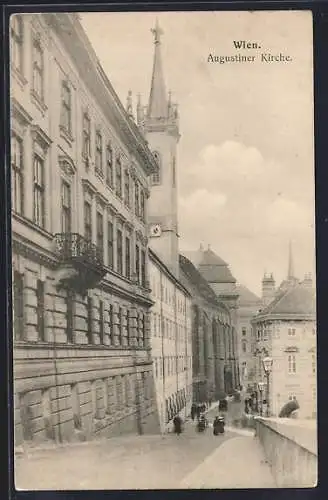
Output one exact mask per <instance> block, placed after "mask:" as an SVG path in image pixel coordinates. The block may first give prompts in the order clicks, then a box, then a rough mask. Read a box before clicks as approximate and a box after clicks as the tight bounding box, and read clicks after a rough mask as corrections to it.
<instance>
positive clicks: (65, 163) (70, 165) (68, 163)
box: [58, 154, 76, 177]
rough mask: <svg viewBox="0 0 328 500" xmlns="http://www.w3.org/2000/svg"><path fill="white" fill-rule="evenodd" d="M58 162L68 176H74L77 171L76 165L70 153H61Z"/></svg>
mask: <svg viewBox="0 0 328 500" xmlns="http://www.w3.org/2000/svg"><path fill="white" fill-rule="evenodd" d="M58 162H59V166H60V168H61V170H62V171H63V172H64V174H66V175H67V176H68V177H72V176H73V175H74V174H75V172H76V167H75V165H74V162H73V160H72V158H71V157H70V156H68V155H66V154H65V155H59V157H58Z"/></svg>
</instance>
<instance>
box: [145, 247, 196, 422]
mask: <svg viewBox="0 0 328 500" xmlns="http://www.w3.org/2000/svg"><path fill="white" fill-rule="evenodd" d="M150 276H151V289H152V299H153V301H154V305H153V306H152V309H151V323H150V324H151V347H152V357H153V366H154V377H155V386H156V397H157V404H158V411H159V416H160V422H161V430H162V432H164V431H166V430H167V429H169V428H170V426H171V424H172V419H173V418H174V417H175V416H176V415H178V414H179V415H180V416H181V417H182V418H183V419H185V418H186V417H187V416H188V415H189V413H190V409H191V404H192V341H191V296H190V293H189V292H188V290H187V289H186V288H185V287H184V286H183V285H182V284H181V282H180V281H178V280H177V279H176V278H175V276H174V274H173V273H172V272H171V271H170V270H169V269H168V268H167V267H166V266H165V265H164V264H163V262H162V261H161V260H160V259H159V258H158V257H157V255H156V254H155V253H154V252H152V251H150Z"/></svg>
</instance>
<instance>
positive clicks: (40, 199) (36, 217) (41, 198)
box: [33, 151, 46, 229]
mask: <svg viewBox="0 0 328 500" xmlns="http://www.w3.org/2000/svg"><path fill="white" fill-rule="evenodd" d="M36 163H37V164H38V165H39V169H40V172H41V175H40V179H37V178H36V177H38V176H36ZM39 169H37V170H39ZM38 173H39V172H38ZM45 191H46V190H45V158H43V157H42V156H41V155H40V154H38V153H37V152H35V151H34V152H33V222H34V224H36V225H37V226H39V227H41V228H42V229H45V226H46V213H45V206H46V200H45ZM39 203H40V204H41V206H40V207H39ZM37 207H38V210H37ZM39 211H40V212H41V218H40V213H39Z"/></svg>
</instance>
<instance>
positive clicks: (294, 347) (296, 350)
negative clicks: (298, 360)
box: [284, 346, 300, 352]
mask: <svg viewBox="0 0 328 500" xmlns="http://www.w3.org/2000/svg"><path fill="white" fill-rule="evenodd" d="M299 351H300V350H299V348H298V347H297V346H288V347H286V348H285V350H284V352H299Z"/></svg>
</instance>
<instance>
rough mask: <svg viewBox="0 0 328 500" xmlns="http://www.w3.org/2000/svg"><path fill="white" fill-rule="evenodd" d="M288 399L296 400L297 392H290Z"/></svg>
mask: <svg viewBox="0 0 328 500" xmlns="http://www.w3.org/2000/svg"><path fill="white" fill-rule="evenodd" d="M288 399H289V401H296V399H297V398H296V396H295V394H290V395H289V396H288Z"/></svg>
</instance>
